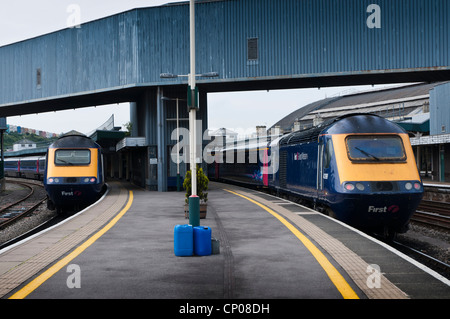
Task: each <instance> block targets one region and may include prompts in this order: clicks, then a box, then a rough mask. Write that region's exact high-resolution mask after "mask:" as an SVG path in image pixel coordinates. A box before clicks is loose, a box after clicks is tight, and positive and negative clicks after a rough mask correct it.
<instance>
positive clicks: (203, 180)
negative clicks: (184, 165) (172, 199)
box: [183, 166, 209, 204]
mask: <svg viewBox="0 0 450 319" xmlns="http://www.w3.org/2000/svg"><path fill="white" fill-rule="evenodd" d="M208 183H209V179H208V177H206V175H205V173H203V169H202V168H199V167H198V166H197V196H198V197H199V199H200V203H206V202H207V201H208V193H207V192H206V190H208ZM183 188H184V189H185V190H186V199H185V201H186V204H189V197H190V196H191V195H192V185H191V171H190V170H189V171H187V172H186V176H185V177H184V182H183Z"/></svg>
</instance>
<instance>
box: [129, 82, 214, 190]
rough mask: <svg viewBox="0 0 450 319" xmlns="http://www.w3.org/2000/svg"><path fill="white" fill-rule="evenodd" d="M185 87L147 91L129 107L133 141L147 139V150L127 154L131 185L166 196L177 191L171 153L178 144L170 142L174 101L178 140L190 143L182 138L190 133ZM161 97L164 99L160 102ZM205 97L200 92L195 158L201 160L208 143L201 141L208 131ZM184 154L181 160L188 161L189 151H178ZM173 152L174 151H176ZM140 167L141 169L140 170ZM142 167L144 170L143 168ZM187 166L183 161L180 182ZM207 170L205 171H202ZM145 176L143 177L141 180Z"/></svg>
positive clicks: (152, 88)
mask: <svg viewBox="0 0 450 319" xmlns="http://www.w3.org/2000/svg"><path fill="white" fill-rule="evenodd" d="M186 96H187V86H186V87H185V86H179V87H171V86H165V87H150V88H148V89H147V90H146V91H145V92H144V93H143V94H142V96H141V97H140V98H139V99H138V100H137V101H136V102H135V103H131V104H130V121H131V124H132V137H138V136H140V137H144V136H145V138H146V143H147V150H146V152H142V150H139V149H132V150H130V152H131V154H132V160H131V162H132V163H131V166H132V171H131V181H132V182H133V183H135V184H137V185H139V186H141V187H145V188H146V189H149V190H157V191H160V192H165V191H168V190H176V185H177V184H176V178H177V163H176V161H173V160H172V156H171V151H172V152H173V150H174V149H176V148H175V146H176V144H177V139H176V137H175V138H174V139H172V137H173V136H176V134H175V133H174V135H173V136H172V133H173V132H176V127H177V121H176V118H177V116H176V99H177V98H178V99H179V105H178V106H179V109H178V111H179V121H178V123H179V127H180V128H181V130H180V137H179V140H180V141H181V142H182V143H181V144H183V140H184V143H186V142H188V141H189V136H185V134H186V130H185V129H189V121H188V116H189V113H188V110H187V106H186ZM163 97H164V99H163ZM206 97H207V94H206V92H202V91H200V93H199V105H200V110H199V111H198V112H197V120H201V126H199V127H198V128H197V135H198V138H199V139H198V141H197V143H199V147H198V151H197V152H198V154H197V157H198V158H202V152H201V151H202V150H203V148H204V146H205V145H206V144H207V143H209V141H207V140H205V141H202V136H203V133H204V132H205V130H206V129H207V127H208V126H207V98H206ZM183 151H184V152H185V153H184V154H182V155H183V158H184V159H187V160H189V153H188V152H189V147H188V146H187V147H185V148H184V149H182V150H181V153H182V152H183ZM175 152H176V151H175ZM139 165H141V166H139ZM143 166H145V167H143ZM188 169H189V165H187V163H186V162H185V161H183V162H181V163H180V175H181V179H184V175H185V174H186V171H187V170H188ZM204 169H206V167H204ZM142 174H144V176H140V175H142Z"/></svg>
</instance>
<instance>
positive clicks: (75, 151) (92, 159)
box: [44, 137, 104, 208]
mask: <svg viewBox="0 0 450 319" xmlns="http://www.w3.org/2000/svg"><path fill="white" fill-rule="evenodd" d="M102 171H103V168H102V161H101V149H100V147H99V146H98V145H96V144H95V143H94V142H92V141H91V143H89V142H86V141H85V140H77V138H76V137H75V138H72V139H69V140H66V141H65V143H54V144H52V145H51V146H50V147H49V149H48V153H47V166H46V173H45V178H44V186H45V189H46V191H47V194H48V197H49V201H50V202H51V203H50V205H52V204H53V205H54V206H55V207H56V208H63V207H76V208H79V207H83V206H87V205H89V204H91V203H93V202H94V201H96V200H97V199H98V198H99V195H100V193H101V192H102V188H103V185H104V181H103V173H102Z"/></svg>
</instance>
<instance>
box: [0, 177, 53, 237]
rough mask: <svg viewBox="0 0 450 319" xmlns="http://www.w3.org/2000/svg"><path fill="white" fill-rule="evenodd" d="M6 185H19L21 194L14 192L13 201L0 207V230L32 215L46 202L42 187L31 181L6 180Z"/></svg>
mask: <svg viewBox="0 0 450 319" xmlns="http://www.w3.org/2000/svg"><path fill="white" fill-rule="evenodd" d="M8 183H12V184H16V185H19V186H20V187H22V188H23V189H24V191H23V192H16V194H15V197H16V198H14V199H12V200H11V201H10V202H9V203H8V204H6V205H3V206H0V229H3V228H5V227H7V226H9V225H11V224H12V223H14V222H16V221H17V220H19V219H21V218H23V217H25V216H27V215H28V214H30V213H32V212H33V211H34V210H35V209H36V208H37V207H38V206H39V205H40V204H42V203H43V202H44V201H45V200H46V192H45V190H44V186H43V185H42V184H40V183H37V182H33V181H23V180H17V181H16V180H14V181H12V180H8Z"/></svg>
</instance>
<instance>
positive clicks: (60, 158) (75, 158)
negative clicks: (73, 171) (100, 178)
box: [55, 149, 91, 166]
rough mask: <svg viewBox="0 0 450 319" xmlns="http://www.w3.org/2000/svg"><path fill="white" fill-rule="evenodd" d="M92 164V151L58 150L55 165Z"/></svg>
mask: <svg viewBox="0 0 450 319" xmlns="http://www.w3.org/2000/svg"><path fill="white" fill-rule="evenodd" d="M90 163H91V151H90V150H61V149H60V150H57V151H56V152H55V164H56V165H61V166H67V165H69V166H76V165H89V164H90Z"/></svg>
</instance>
